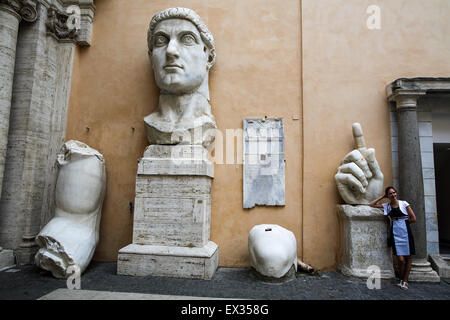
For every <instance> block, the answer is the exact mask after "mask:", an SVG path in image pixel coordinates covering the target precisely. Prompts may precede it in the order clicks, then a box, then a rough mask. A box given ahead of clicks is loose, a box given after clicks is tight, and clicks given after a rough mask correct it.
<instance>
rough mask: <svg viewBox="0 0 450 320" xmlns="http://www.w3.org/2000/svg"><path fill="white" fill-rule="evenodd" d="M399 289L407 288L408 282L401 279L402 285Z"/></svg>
mask: <svg viewBox="0 0 450 320" xmlns="http://www.w3.org/2000/svg"><path fill="white" fill-rule="evenodd" d="M400 289H402V290H408V282H406V281H403V283H402V285H401V286H400Z"/></svg>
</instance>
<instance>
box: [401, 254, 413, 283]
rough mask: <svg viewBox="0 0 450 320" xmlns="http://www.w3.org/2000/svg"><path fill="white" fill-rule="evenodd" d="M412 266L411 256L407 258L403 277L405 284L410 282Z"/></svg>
mask: <svg viewBox="0 0 450 320" xmlns="http://www.w3.org/2000/svg"><path fill="white" fill-rule="evenodd" d="M411 264H412V259H411V256H405V263H404V270H403V276H402V278H401V279H402V280H403V281H405V282H408V279H409V273H410V272H411Z"/></svg>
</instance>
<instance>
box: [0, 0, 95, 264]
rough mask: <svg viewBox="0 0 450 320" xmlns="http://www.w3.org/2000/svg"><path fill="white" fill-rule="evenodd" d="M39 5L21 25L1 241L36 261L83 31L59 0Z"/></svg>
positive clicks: (27, 259)
mask: <svg viewBox="0 0 450 320" xmlns="http://www.w3.org/2000/svg"><path fill="white" fill-rule="evenodd" d="M0 2H3V1H2V0H0ZM8 2H11V1H9V0H8ZM23 2H24V3H25V2H26V3H28V2H30V0H23ZM85 2H86V3H87V2H89V1H88V0H86V1H84V2H83V3H85ZM90 2H92V0H90ZM71 3H73V4H76V2H71ZM86 5H87V4H86ZM24 8H25V7H23V8H22V9H24ZM35 8H36V11H37V13H38V14H37V16H38V17H39V19H37V21H36V22H35V23H33V24H21V25H20V28H19V33H18V40H17V49H16V51H17V52H16V55H15V57H16V60H15V61H16V62H15V68H14V81H13V89H12V96H13V99H12V103H11V111H10V117H9V119H10V123H9V133H8V148H7V152H6V157H5V170H4V179H3V180H4V183H3V188H2V189H3V190H2V198H1V201H0V212H1V214H0V245H1V246H3V247H4V248H7V249H13V250H14V251H15V254H16V257H17V260H18V263H19V264H28V263H32V262H33V259H34V255H35V253H36V251H37V249H38V246H37V244H36V242H35V237H36V235H37V234H38V233H39V231H40V229H41V226H42V225H45V223H46V222H48V221H49V220H50V218H51V212H53V210H52V207H53V203H54V187H55V182H56V173H57V170H56V167H55V161H56V155H57V153H58V150H59V149H60V147H61V145H62V144H63V142H64V137H65V128H66V114H67V107H68V100H69V93H70V84H71V77H72V65H73V57H74V51H75V44H76V42H77V35H78V31H79V30H78V29H76V30H75V29H73V28H69V24H67V23H66V22H67V19H68V13H67V12H66V9H65V7H63V6H62V4H61V3H60V1H40V2H39V4H38V5H37V6H36V7H35ZM91 9H92V10H94V7H93V5H92V8H91ZM86 10H87V9H86ZM24 13H26V12H24ZM81 14H83V11H82V12H81ZM23 19H24V20H25V17H23ZM90 21H91V20H90ZM85 25H87V24H85ZM82 26H83V24H82ZM88 41H89V39H87V40H85V41H84V42H83V44H88Z"/></svg>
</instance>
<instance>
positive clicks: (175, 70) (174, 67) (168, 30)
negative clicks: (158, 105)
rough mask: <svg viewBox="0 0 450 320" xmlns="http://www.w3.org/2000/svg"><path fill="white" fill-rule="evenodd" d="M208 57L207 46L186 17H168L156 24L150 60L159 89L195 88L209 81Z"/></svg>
mask: <svg viewBox="0 0 450 320" xmlns="http://www.w3.org/2000/svg"><path fill="white" fill-rule="evenodd" d="M208 58H209V49H208V48H207V46H206V45H205V44H204V43H203V40H202V38H201V36H200V33H199V31H198V30H197V27H196V26H195V25H194V24H193V23H192V22H190V21H189V20H185V19H167V20H163V21H161V22H160V23H158V25H157V26H156V28H155V31H154V36H153V51H152V54H151V62H152V66H153V70H154V74H155V81H156V84H157V86H158V87H159V88H160V89H161V91H162V93H169V94H186V93H191V92H194V91H195V90H196V89H197V88H199V87H200V86H201V85H202V84H203V83H204V81H208V77H207V75H208V71H209V67H208Z"/></svg>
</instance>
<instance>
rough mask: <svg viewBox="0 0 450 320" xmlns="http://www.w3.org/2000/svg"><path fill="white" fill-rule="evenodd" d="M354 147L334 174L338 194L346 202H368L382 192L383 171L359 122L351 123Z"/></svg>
mask: <svg viewBox="0 0 450 320" xmlns="http://www.w3.org/2000/svg"><path fill="white" fill-rule="evenodd" d="M352 131H353V138H354V140H355V149H354V150H353V151H351V152H350V153H348V154H347V155H346V156H345V158H344V160H343V161H342V164H341V165H340V166H339V167H338V171H337V173H336V175H335V176H334V180H335V182H336V185H337V188H338V190H339V194H340V195H341V197H342V199H343V200H344V201H345V203H347V204H368V203H370V202H371V201H372V200H374V199H376V198H377V197H379V196H380V195H381V194H382V193H383V173H382V172H381V169H380V166H379V165H378V162H377V159H376V158H375V149H373V148H367V147H366V143H365V141H364V136H363V131H362V128H361V125H360V124H359V123H354V124H353V125H352Z"/></svg>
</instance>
